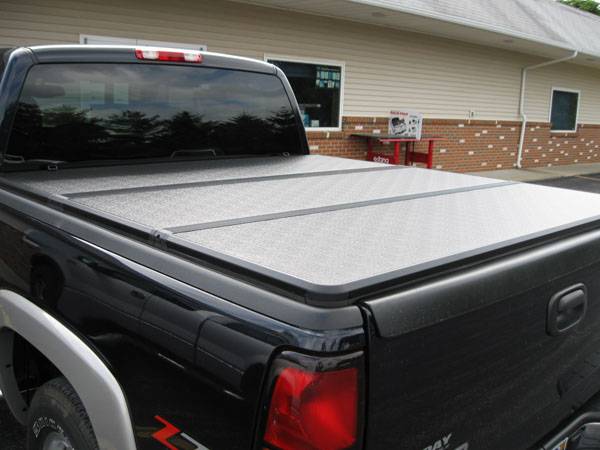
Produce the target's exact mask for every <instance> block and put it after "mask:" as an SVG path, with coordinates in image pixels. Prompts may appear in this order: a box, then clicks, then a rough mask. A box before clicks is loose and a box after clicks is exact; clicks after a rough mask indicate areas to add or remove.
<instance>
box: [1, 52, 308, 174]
mask: <svg viewBox="0 0 600 450" xmlns="http://www.w3.org/2000/svg"><path fill="white" fill-rule="evenodd" d="M284 152H287V153H291V154H294V153H301V152H302V144H301V141H300V135H299V127H298V124H297V121H296V115H295V113H294V109H293V108H292V104H291V102H290V99H289V98H288V96H287V94H286V91H285V89H284V87H283V84H282V82H281V80H280V79H279V78H278V77H276V76H274V75H269V74H263V73H255V72H244V71H238V70H228V69H217V68H209V67H189V66H177V65H158V64H89V63H86V64H83V63H82V64H42V65H37V66H34V67H32V68H31V70H30V71H29V74H28V76H27V79H26V81H25V84H24V86H23V90H22V93H21V95H20V99H19V103H18V108H17V112H16V115H15V120H14V124H13V127H12V131H11V135H10V139H9V143H8V148H7V150H6V152H5V156H4V160H5V162H7V163H20V162H26V161H30V160H39V159H43V160H55V161H57V162H77V161H94V160H121V159H140V158H169V157H172V158H177V157H190V156H192V157H201V158H202V157H208V158H211V157H227V156H238V155H244V156H249V155H266V154H281V153H284Z"/></svg>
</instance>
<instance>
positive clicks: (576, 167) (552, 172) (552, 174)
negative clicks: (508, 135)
mask: <svg viewBox="0 0 600 450" xmlns="http://www.w3.org/2000/svg"><path fill="white" fill-rule="evenodd" d="M595 173H600V163H591V164H572V165H566V166H552V167H536V168H528V169H504V170H489V171H485V172H470V173H469V175H478V176H480V177H486V178H497V179H499V180H509V181H525V182H531V181H542V180H549V179H553V178H564V177H582V176H583V177H585V175H589V174H595Z"/></svg>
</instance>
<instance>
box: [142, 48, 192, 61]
mask: <svg viewBox="0 0 600 450" xmlns="http://www.w3.org/2000/svg"><path fill="white" fill-rule="evenodd" d="M135 57H136V58H137V59H148V60H151V61H171V62H188V63H201V62H202V54H200V53H198V52H193V51H170V50H153V49H142V48H136V49H135Z"/></svg>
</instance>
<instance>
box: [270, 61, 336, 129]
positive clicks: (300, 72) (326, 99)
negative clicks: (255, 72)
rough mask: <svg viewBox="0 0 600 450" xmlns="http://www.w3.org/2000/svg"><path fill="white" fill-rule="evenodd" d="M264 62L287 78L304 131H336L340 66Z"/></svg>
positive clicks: (334, 64)
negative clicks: (271, 65) (277, 69)
mask: <svg viewBox="0 0 600 450" xmlns="http://www.w3.org/2000/svg"><path fill="white" fill-rule="evenodd" d="M267 61H268V62H270V63H272V64H275V65H276V66H277V67H279V68H280V69H281V70H282V71H283V73H285V75H286V76H287V78H288V80H289V82H290V85H291V86H292V89H293V91H294V94H295V96H296V100H298V106H299V107H300V113H301V115H302V121H303V122H304V126H305V127H306V128H308V129H315V128H316V129H339V128H340V126H341V116H342V110H341V107H342V93H343V84H344V66H343V64H340V63H332V62H322V63H321V62H309V61H299V60H289V59H286V58H278V57H272V58H267Z"/></svg>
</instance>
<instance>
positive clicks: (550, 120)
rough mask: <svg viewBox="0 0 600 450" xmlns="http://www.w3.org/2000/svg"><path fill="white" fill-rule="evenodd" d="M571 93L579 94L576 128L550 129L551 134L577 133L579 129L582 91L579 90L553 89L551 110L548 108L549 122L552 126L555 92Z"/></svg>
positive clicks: (556, 87) (555, 87)
mask: <svg viewBox="0 0 600 450" xmlns="http://www.w3.org/2000/svg"><path fill="white" fill-rule="evenodd" d="M555 91H560V92H569V93H571V94H577V112H576V113H575V128H574V129H572V130H552V129H550V133H576V132H577V130H578V127H579V107H580V105H581V90H579V89H568V88H562V87H558V86H554V87H552V91H551V93H550V108H548V122H550V124H552V105H553V104H554V92H555ZM550 126H552V125H550Z"/></svg>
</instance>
